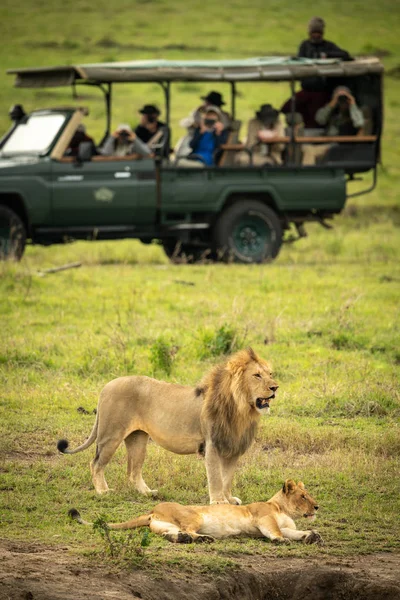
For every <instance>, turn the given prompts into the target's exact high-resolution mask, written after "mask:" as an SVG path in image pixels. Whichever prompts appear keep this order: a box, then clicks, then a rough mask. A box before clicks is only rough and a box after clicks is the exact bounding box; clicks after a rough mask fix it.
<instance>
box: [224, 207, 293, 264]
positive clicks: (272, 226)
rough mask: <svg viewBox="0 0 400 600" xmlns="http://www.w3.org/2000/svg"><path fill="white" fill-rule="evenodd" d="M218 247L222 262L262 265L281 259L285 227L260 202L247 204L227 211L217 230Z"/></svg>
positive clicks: (275, 215)
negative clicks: (280, 252) (280, 251)
mask: <svg viewBox="0 0 400 600" xmlns="http://www.w3.org/2000/svg"><path fill="white" fill-rule="evenodd" d="M214 245H215V250H216V253H217V256H218V257H219V258H221V259H222V260H225V261H229V260H233V261H234V262H241V263H261V262H265V261H268V260H272V259H274V258H276V257H277V256H278V253H279V250H280V249H281V246H282V225H281V222H280V220H279V217H278V215H277V214H276V213H275V212H274V211H273V210H272V209H271V208H270V207H269V206H266V205H265V204H263V203H262V202H259V201H258V200H243V201H240V202H237V203H236V204H233V205H232V206H230V207H229V208H227V209H226V210H225V211H224V212H223V213H222V214H221V216H220V217H219V219H218V221H217V223H216V225H215V229H214Z"/></svg>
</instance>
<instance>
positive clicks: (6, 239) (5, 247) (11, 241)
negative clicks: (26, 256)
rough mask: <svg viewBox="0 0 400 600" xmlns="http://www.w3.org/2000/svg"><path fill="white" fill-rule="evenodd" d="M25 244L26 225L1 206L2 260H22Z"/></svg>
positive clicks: (0, 249)
mask: <svg viewBox="0 0 400 600" xmlns="http://www.w3.org/2000/svg"><path fill="white" fill-rule="evenodd" d="M25 244H26V229H25V225H24V224H23V222H22V221H21V219H20V218H19V216H18V215H17V214H16V213H15V212H14V211H12V210H10V209H9V208H8V207H7V206H1V205H0V260H6V259H14V260H20V259H21V257H22V255H23V253H24V250H25Z"/></svg>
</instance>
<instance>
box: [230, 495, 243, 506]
mask: <svg viewBox="0 0 400 600" xmlns="http://www.w3.org/2000/svg"><path fill="white" fill-rule="evenodd" d="M229 504H236V505H240V504H242V501H241V499H240V498H236V497H235V496H231V497H230V498H229Z"/></svg>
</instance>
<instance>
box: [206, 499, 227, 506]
mask: <svg viewBox="0 0 400 600" xmlns="http://www.w3.org/2000/svg"><path fill="white" fill-rule="evenodd" d="M210 504H211V505H213V504H229V502H228V500H211V501H210Z"/></svg>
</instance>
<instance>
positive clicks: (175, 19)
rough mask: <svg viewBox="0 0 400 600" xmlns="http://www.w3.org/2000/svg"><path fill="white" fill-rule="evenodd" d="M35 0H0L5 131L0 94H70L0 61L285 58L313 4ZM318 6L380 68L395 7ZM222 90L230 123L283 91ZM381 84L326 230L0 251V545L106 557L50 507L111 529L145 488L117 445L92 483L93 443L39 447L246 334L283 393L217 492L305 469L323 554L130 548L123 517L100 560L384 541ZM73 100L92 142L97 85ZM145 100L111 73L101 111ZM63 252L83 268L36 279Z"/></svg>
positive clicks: (175, 493)
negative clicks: (364, 191)
mask: <svg viewBox="0 0 400 600" xmlns="http://www.w3.org/2000/svg"><path fill="white" fill-rule="evenodd" d="M183 7H184V8H183ZM45 8H46V10H44V5H43V4H42V3H39V2H38V0H36V1H32V2H30V3H27V2H20V3H19V4H18V5H15V4H12V3H11V2H6V3H3V5H2V8H1V9H0V16H1V22H2V23H3V31H2V40H3V44H2V47H1V49H0V57H1V64H2V66H3V72H2V73H0V79H1V86H0V105H1V107H2V110H1V115H0V127H1V129H2V130H4V129H6V127H7V126H8V118H7V111H8V108H9V106H10V105H11V104H12V103H13V102H22V103H23V104H24V106H25V107H26V108H27V109H32V108H38V107H44V106H51V105H59V104H65V103H67V102H72V100H71V96H70V92H69V90H65V91H61V90H44V91H43V90H38V91H35V90H30V91H29V90H15V89H13V88H12V79H11V78H10V77H8V76H6V75H4V69H6V68H11V67H16V66H38V65H51V64H66V63H73V62H90V61H92V62H94V61H100V60H112V59H114V60H125V59H131V58H151V57H165V58H182V57H186V58H197V57H199V56H201V57H204V58H214V57H215V58H224V57H225V58H227V57H233V56H237V57H245V56H251V55H267V54H271V53H273V52H281V53H287V54H291V53H293V52H294V50H295V48H296V46H297V44H298V42H299V41H300V40H301V39H303V37H304V31H305V24H306V22H307V20H308V19H309V18H310V17H311V16H312V15H313V14H314V13H315V11H316V9H315V5H314V4H313V3H311V2H309V1H307V2H305V3H302V5H301V7H296V8H294V7H293V6H292V4H290V3H289V2H282V1H281V2H279V3H278V2H268V3H265V2H262V3H261V2H256V1H254V0H253V1H252V2H251V3H250V4H249V3H247V4H244V3H239V2H232V3H231V4H230V5H229V6H228V7H227V6H225V7H223V8H221V7H220V6H217V5H216V4H212V3H209V2H206V3H204V2H202V3H200V2H193V3H191V4H190V6H189V7H188V6H187V4H185V5H183V4H182V3H181V2H180V0H177V2H175V3H174V4H173V5H172V4H170V3H167V2H163V1H150V0H148V1H143V0H142V1H141V2H136V3H130V4H126V3H125V4H124V3H122V2H120V1H119V0H118V1H117V2H116V3H114V4H113V5H112V6H111V5H110V4H107V3H104V2H98V3H97V4H96V5H92V4H90V3H88V2H87V1H86V0H80V1H79V2H78V3H77V4H75V5H74V10H73V11H71V9H70V7H68V6H67V5H66V4H65V3H61V2H58V1H57V2H55V1H53V2H51V3H50V4H47V5H46V7H45ZM318 12H319V13H321V14H322V15H323V16H324V17H325V18H326V20H327V23H328V31H327V37H328V38H330V39H334V40H335V41H337V42H338V43H339V44H340V45H342V46H344V47H346V48H347V49H349V50H350V51H351V52H352V53H354V54H361V53H363V52H369V51H370V50H371V46H372V47H373V48H375V49H376V48H378V49H379V48H380V49H385V50H387V51H388V52H390V55H389V56H386V57H384V58H383V61H384V63H385V65H386V66H387V67H388V68H392V67H395V66H396V65H397V64H399V62H400V42H399V37H398V34H397V31H398V28H399V21H400V17H399V14H400V11H399V6H398V3H392V2H391V3H389V2H383V3H382V2H381V3H380V4H379V5H378V4H373V3H367V4H365V3H361V2H350V3H349V2H342V1H340V2H335V3H334V4H332V3H328V2H323V3H322V4H321V3H320V4H319V5H318ZM27 23H29V27H28V26H27ZM61 24H62V26H61ZM238 40H239V41H240V42H238ZM118 44H119V45H118ZM171 45H175V48H177V46H181V47H182V45H185V47H186V49H180V50H179V49H171V48H169V49H168V48H167V46H169V47H171ZM146 48H147V49H146ZM212 48H215V49H214V50H213V49H212ZM208 88H209V86H203V85H198V84H185V85H177V86H176V88H174V91H175V95H174V97H173V107H172V111H173V112H172V122H173V125H174V137H175V138H178V137H179V135H180V134H181V133H182V131H181V130H179V128H178V127H177V123H178V121H179V118H181V117H182V116H184V115H185V114H186V113H187V112H188V111H189V110H190V109H191V108H192V107H193V106H195V105H196V104H197V102H198V98H199V96H201V95H202V94H203V92H204V91H207V89H208ZM221 91H223V92H225V93H227V89H226V87H224V86H221ZM239 91H241V93H242V94H243V95H242V97H241V98H240V99H239V101H238V112H239V115H240V117H241V118H242V119H243V120H244V121H245V120H247V119H248V118H250V116H251V114H252V111H253V110H254V108H255V107H257V106H258V105H259V104H261V103H262V102H265V101H271V100H272V101H273V102H274V103H276V104H279V102H281V101H282V100H284V99H285V97H286V96H287V93H288V90H287V88H286V86H282V85H280V84H277V85H260V86H257V85H254V86H250V87H249V86H244V85H240V86H239ZM399 93H400V82H399V81H398V80H396V79H394V78H389V77H388V78H387V80H386V84H385V120H386V121H385V134H384V140H383V161H384V168H383V169H380V174H379V183H378V187H377V189H376V190H375V191H374V192H373V193H372V194H370V195H368V196H362V197H359V198H356V199H354V200H350V201H349V202H348V205H347V207H346V210H345V211H344V213H343V214H342V215H341V216H339V217H338V218H337V219H335V228H334V229H333V230H331V231H326V230H323V229H322V228H320V227H319V226H318V225H309V226H308V227H307V229H308V232H309V237H307V238H305V239H302V240H300V241H299V242H297V243H295V244H285V245H284V247H283V249H282V252H281V254H280V256H279V258H278V260H277V261H276V262H274V263H273V264H271V265H262V266H260V265H253V266H241V265H195V266H190V265H170V264H169V263H168V261H167V259H166V257H165V256H164V254H163V252H162V250H161V249H160V247H159V246H157V245H150V246H143V245H141V244H140V243H139V242H136V241H121V242H93V243H90V242H79V243H75V244H69V245H65V246H52V247H50V248H41V247H36V246H35V247H28V249H27V251H26V255H25V257H24V259H23V260H22V262H21V263H20V264H17V265H16V264H0V325H1V334H2V335H1V339H0V384H1V396H0V417H1V422H0V460H1V462H0V473H1V480H0V511H1V515H2V519H1V523H0V536H1V537H3V538H11V539H19V540H30V541H40V542H44V543H47V544H51V545H54V546H55V547H58V546H59V545H62V546H65V545H68V547H70V548H71V550H72V551H73V552H80V553H84V554H85V555H88V556H93V555H94V556H96V557H97V558H99V557H101V558H102V560H105V561H110V560H113V559H112V558H110V556H109V552H108V550H109V547H108V545H107V542H106V541H103V540H102V538H101V536H100V535H99V532H93V531H91V530H87V529H85V528H83V527H79V526H78V525H76V524H75V523H70V522H69V521H68V519H67V511H68V509H69V508H71V507H72V506H75V507H77V508H79V509H80V510H81V512H82V515H83V517H84V518H87V519H88V520H90V519H94V518H98V517H100V516H106V517H107V518H109V519H112V520H114V521H118V520H123V519H127V518H129V517H130V516H132V515H134V514H140V513H142V512H145V511H146V510H148V509H149V508H151V506H152V505H153V502H152V501H150V500H149V499H143V498H142V497H140V496H139V495H138V494H137V493H136V492H135V491H134V490H132V489H131V488H129V487H128V486H127V485H126V479H125V470H126V466H125V452H124V449H120V450H119V451H118V453H117V455H116V457H115V458H114V460H113V461H112V463H111V464H110V466H109V468H108V470H107V479H108V481H109V484H110V487H113V488H114V490H115V491H114V492H113V493H112V494H110V495H108V496H106V497H98V496H96V495H95V493H94V491H93V489H92V484H91V481H90V474H89V466H88V463H89V461H90V459H91V458H92V456H93V452H94V450H93V448H91V449H90V450H88V451H87V452H85V453H83V454H78V455H76V456H72V457H68V456H59V455H58V454H57V452H56V448H55V444H56V441H57V439H59V438H60V437H67V438H68V439H70V441H71V444H73V445H74V444H77V443H79V442H81V441H83V439H85V438H86V437H87V436H88V434H89V432H90V430H91V427H92V425H93V421H94V415H93V414H92V411H93V409H94V408H95V406H96V404H97V397H98V393H99V391H100V390H101V388H102V387H103V385H104V384H105V383H106V382H107V381H109V380H110V379H112V378H114V377H118V376H121V375H126V374H133V373H135V374H146V375H154V376H156V377H160V378H165V379H168V380H169V381H176V382H180V383H185V384H195V383H196V382H198V381H199V380H200V379H201V377H202V376H203V374H204V372H205V371H206V370H207V369H209V368H211V366H213V365H214V364H215V363H216V362H217V361H219V360H221V359H222V358H223V354H224V352H227V351H228V352H229V351H230V350H231V349H232V350H235V349H236V348H238V347H244V346H247V345H252V346H253V347H254V348H255V350H256V351H257V352H259V354H260V355H262V356H263V357H265V358H267V359H268V360H270V361H271V362H272V364H273V367H274V372H275V373H276V378H277V379H278V381H279V385H280V389H279V392H278V396H277V399H276V401H275V403H274V405H273V407H272V414H271V417H269V418H265V419H263V422H262V426H261V428H260V431H259V433H258V437H257V441H256V443H255V445H254V446H253V448H252V449H251V450H250V452H248V454H246V455H245V457H244V458H243V460H242V461H241V463H240V468H239V470H238V473H237V476H236V480H235V493H236V494H237V495H239V496H240V497H241V498H242V499H243V501H245V502H250V501H254V500H260V499H265V498H268V497H270V496H271V495H272V494H273V493H275V492H276V491H277V489H278V488H279V486H280V485H281V483H282V481H283V480H284V479H286V478H288V477H291V478H294V479H296V480H299V479H301V480H303V481H304V482H305V484H306V485H307V486H308V488H309V490H310V492H311V493H312V494H313V495H315V496H316V498H317V499H318V502H319V504H320V505H321V511H320V512H321V514H320V516H319V519H318V529H319V530H320V531H321V533H322V535H323V537H324V538H325V540H326V546H325V547H324V548H323V549H317V548H312V547H311V548H309V547H303V546H301V545H298V544H297V545H296V544H292V545H291V546H290V547H289V548H276V547H274V546H272V545H271V544H269V543H268V542H264V541H260V540H247V539H240V540H227V541H220V542H217V543H216V544H214V545H212V546H209V547H206V548H204V547H203V546H195V547H190V546H189V547H186V546H185V547H180V546H178V547H175V546H173V545H171V544H168V543H167V542H165V541H163V540H162V539H160V538H158V537H155V536H153V535H150V537H149V541H150V544H149V545H148V546H142V545H141V544H142V540H143V531H140V532H137V533H133V534H132V537H131V538H129V534H128V533H127V534H122V533H121V534H118V535H119V536H120V537H118V536H117V537H115V538H113V539H114V542H113V543H114V545H115V547H116V549H117V550H118V552H117V557H116V558H114V559H115V560H118V561H122V562H127V563H128V564H133V565H135V566H140V567H145V568H152V569H155V570H157V569H158V570H170V569H173V570H175V571H176V570H177V569H179V570H182V569H186V570H193V571H204V570H215V571H218V570H222V569H226V568H229V567H230V566H232V565H234V564H235V560H237V558H238V557H240V555H242V554H250V555H255V556H256V555H257V554H260V553H263V554H265V553H267V554H268V555H271V556H299V555H303V556H315V555H316V554H318V553H320V552H323V553H325V554H330V555H338V554H343V555H353V554H357V553H367V552H375V551H397V552H398V551H399V548H400V545H399V539H400V528H399V520H398V514H399V510H400V500H399V494H398V476H399V461H398V456H399V451H400V431H399V427H400V425H399V423H400V397H399V387H398V382H399V364H400V350H399V339H400V319H399V309H398V299H399V292H400V266H399V264H400V263H399V225H400V204H399V193H398V190H399V183H398V182H399V174H400V170H399V164H400V150H399V146H398V144H397V140H398V135H399V126H398V120H397V115H398V108H399V106H400V103H399V100H398V98H399ZM87 94H88V92H84V97H83V98H80V99H79V100H78V101H77V102H78V103H80V104H86V103H87V104H89V105H90V108H91V117H90V118H91V121H90V129H91V131H93V132H94V133H95V134H96V136H98V137H100V135H101V133H102V130H103V127H104V120H103V103H102V100H101V98H98V99H96V97H95V91H92V90H90V96H91V97H90V98H87ZM150 99H151V100H152V101H153V100H154V101H160V100H161V94H160V91H159V88H158V87H156V86H145V85H140V86H137V87H136V88H134V87H133V86H121V87H120V88H119V89H118V91H117V93H116V97H115V103H114V108H115V120H114V123H117V122H118V121H120V120H123V121H126V120H127V119H128V120H131V122H132V124H135V122H136V110H137V109H138V108H139V107H140V106H141V105H142V104H144V103H145V102H147V101H149V100H150ZM354 185H355V188H356V187H357V186H358V187H359V186H360V185H365V182H363V183H362V184H360V183H357V184H354ZM74 261H81V262H82V267H81V268H79V269H73V270H70V271H64V272H59V273H54V274H47V275H43V274H42V273H41V271H43V270H44V269H46V268H48V267H51V266H54V265H60V264H63V263H69V262H74ZM188 284H189V285H188ZM79 407H83V408H84V409H85V410H86V411H88V412H89V414H83V413H82V412H78V410H77V409H78V408H79ZM144 472H145V479H146V481H147V483H148V484H149V485H150V486H151V487H157V488H158V489H159V492H160V498H161V499H165V500H174V501H181V502H183V503H206V502H207V486H206V476H205V468H204V464H203V463H202V461H199V460H197V458H196V457H194V456H193V457H180V456H176V455H172V454H169V453H167V452H165V451H164V450H162V449H160V448H158V447H157V446H155V445H154V444H151V445H150V447H149V453H148V458H147V460H146V463H145V469H144ZM113 535H116V534H113ZM124 536H125V537H124Z"/></svg>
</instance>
